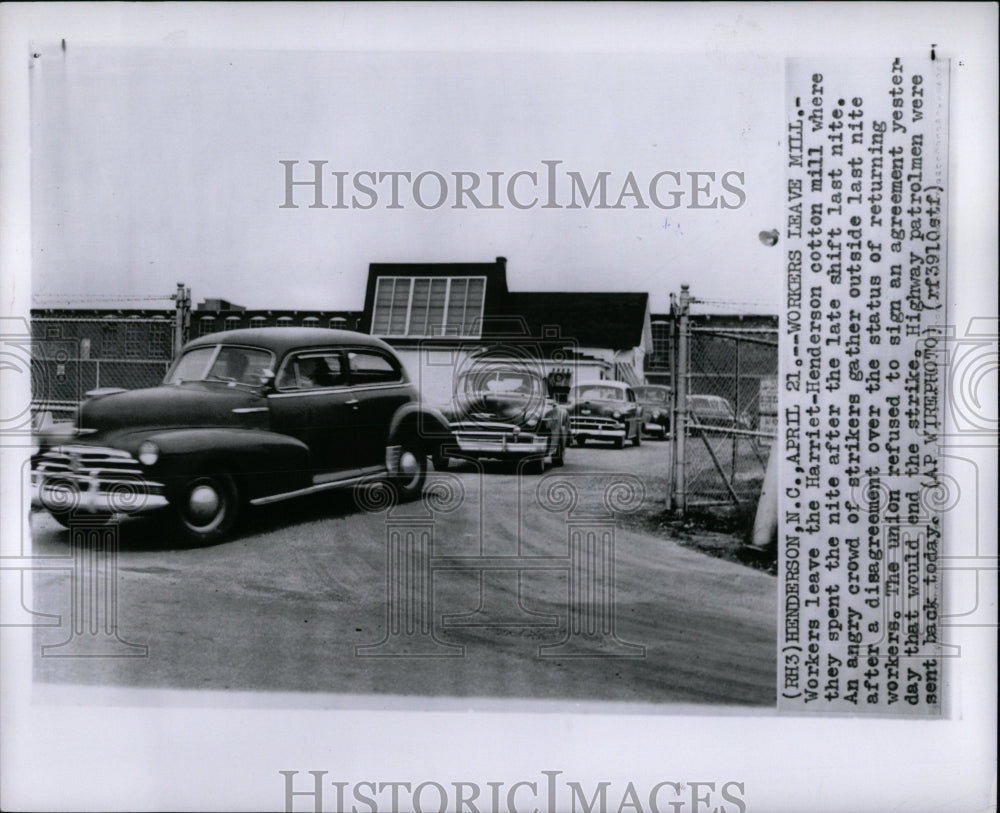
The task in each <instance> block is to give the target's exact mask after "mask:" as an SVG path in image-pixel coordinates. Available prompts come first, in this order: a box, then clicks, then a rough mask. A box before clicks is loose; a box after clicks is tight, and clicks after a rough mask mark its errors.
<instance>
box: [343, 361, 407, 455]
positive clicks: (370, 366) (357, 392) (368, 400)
mask: <svg viewBox="0 0 1000 813" xmlns="http://www.w3.org/2000/svg"><path fill="white" fill-rule="evenodd" d="M345 352H346V359H347V370H348V376H349V382H350V387H351V392H352V399H353V403H352V405H351V407H352V414H351V416H350V419H351V422H352V428H353V431H354V438H355V441H356V443H357V450H358V462H359V464H360V465H362V466H374V465H379V464H381V463H384V462H385V447H386V443H387V442H388V439H389V427H390V424H391V423H392V417H393V415H395V414H396V410H397V409H399V407H401V406H402V405H403V404H405V403H408V402H409V401H411V400H412V399H413V394H412V388H411V387H410V385H409V382H408V381H407V380H406V375H405V373H404V372H403V368H402V365H401V364H400V363H399V360H398V359H397V358H396V357H395V356H393V355H391V354H390V353H387V352H385V351H384V350H383V349H382V348H380V347H363V346H362V347H348V348H346V349H345Z"/></svg>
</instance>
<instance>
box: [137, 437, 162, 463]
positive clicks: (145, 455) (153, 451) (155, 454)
mask: <svg viewBox="0 0 1000 813" xmlns="http://www.w3.org/2000/svg"><path fill="white" fill-rule="evenodd" d="M159 459H160V447H159V446H157V445H156V444H155V443H153V441H151V440H144V441H143V442H142V443H141V444H139V462H140V463H142V465H144V466H152V465H153V464H154V463H156V461H157V460H159Z"/></svg>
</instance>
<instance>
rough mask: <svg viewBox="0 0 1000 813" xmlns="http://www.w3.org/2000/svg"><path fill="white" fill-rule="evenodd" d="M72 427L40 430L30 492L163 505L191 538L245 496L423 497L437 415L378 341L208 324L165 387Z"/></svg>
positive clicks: (56, 501)
mask: <svg viewBox="0 0 1000 813" xmlns="http://www.w3.org/2000/svg"><path fill="white" fill-rule="evenodd" d="M77 425H78V427H79V428H78V429H77V431H76V434H75V436H74V437H70V438H67V437H65V436H56V437H50V438H45V437H43V438H40V442H41V448H40V450H39V452H38V453H37V454H36V455H35V456H34V458H33V461H32V480H33V486H34V498H35V501H36V503H37V504H38V505H40V506H41V507H43V508H45V509H47V510H48V512H49V513H50V514H51V515H52V516H53V517H54V518H55V519H56V520H57V521H59V522H61V523H63V524H67V523H68V522H69V521H70V519H71V517H72V514H73V512H74V511H82V512H85V513H87V514H90V515H92V516H95V517H97V518H102V517H103V518H107V517H110V516H112V515H113V514H115V513H127V514H136V513H140V512H144V511H150V510H153V509H159V508H166V509H169V510H170V512H171V514H172V516H173V519H174V521H175V522H176V525H177V528H178V530H179V531H180V532H181V534H182V535H183V536H184V537H186V538H187V539H188V540H191V541H194V542H202V543H204V542H211V541H214V540H217V539H220V538H222V537H224V536H225V535H226V534H228V533H229V532H230V531H231V530H232V528H233V526H234V525H235V523H236V521H237V519H238V517H239V516H240V514H241V512H242V510H243V509H244V507H245V506H246V505H247V504H252V505H260V504H264V503H273V502H277V501H279V500H285V499H288V498H291V497H297V496H300V495H305V494H311V493H314V492H319V491H325V490H327V489H332V488H338V487H344V486H349V485H353V484H356V483H360V482H364V481H366V480H370V479H372V480H373V479H377V478H387V479H388V480H389V482H390V483H391V484H392V486H393V487H394V488H395V490H396V491H397V492H398V495H399V497H400V498H401V499H413V498H416V497H418V496H419V495H420V494H421V492H422V488H423V483H424V479H425V475H426V471H427V457H428V454H429V453H430V451H431V449H433V448H436V446H435V444H437V443H440V442H442V440H443V439H447V438H448V437H450V434H449V429H448V424H447V421H446V419H445V418H444V416H443V415H441V414H440V413H438V412H435V411H434V410H428V409H425V408H422V407H421V406H420V405H419V404H418V399H417V393H416V391H415V389H414V387H413V386H412V385H411V383H410V381H409V379H408V377H407V375H406V371H405V370H404V368H403V365H402V364H401V363H400V360H399V358H398V357H397V356H396V354H395V353H394V352H393V350H392V348H391V347H389V345H387V344H385V343H384V342H382V341H380V340H379V339H376V338H374V337H371V336H367V335H364V334H360V333H353V332H349V331H340V330H324V329H319V328H258V329H249V330H233V331H229V332H226V333H214V334H211V335H208V336H203V337H200V338H198V339H195V340H194V341H192V342H190V343H188V344H187V345H186V346H185V347H184V348H183V350H182V352H181V353H180V355H179V356H178V357H177V359H176V360H175V361H174V363H173V364H172V365H171V367H170V369H169V370H168V371H167V374H166V377H165V379H164V382H163V384H162V385H161V386H158V387H153V388H149V389H141V390H133V391H124V390H117V391H111V392H108V391H102V392H98V393H96V394H95V396H94V397H91V398H89V399H88V400H86V401H84V403H83V404H82V405H81V407H80V410H79V419H78V424H77Z"/></svg>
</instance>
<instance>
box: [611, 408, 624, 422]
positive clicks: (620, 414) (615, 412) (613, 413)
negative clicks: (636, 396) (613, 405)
mask: <svg viewBox="0 0 1000 813" xmlns="http://www.w3.org/2000/svg"><path fill="white" fill-rule="evenodd" d="M621 416H622V413H621V410H618V409H616V410H615V411H614V412H612V413H611V417H612V418H614V419H615V420H618V419H619V418H620V417H621Z"/></svg>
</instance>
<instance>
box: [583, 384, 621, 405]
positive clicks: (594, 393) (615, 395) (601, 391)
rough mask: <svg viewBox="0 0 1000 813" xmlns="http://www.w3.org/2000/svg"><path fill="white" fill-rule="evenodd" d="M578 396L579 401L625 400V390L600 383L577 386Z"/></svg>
mask: <svg viewBox="0 0 1000 813" xmlns="http://www.w3.org/2000/svg"><path fill="white" fill-rule="evenodd" d="M576 398H577V400H579V401H624V400H625V391H624V390H620V389H618V388H617V387H602V386H599V385H589V386H579V387H577V388H576Z"/></svg>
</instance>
